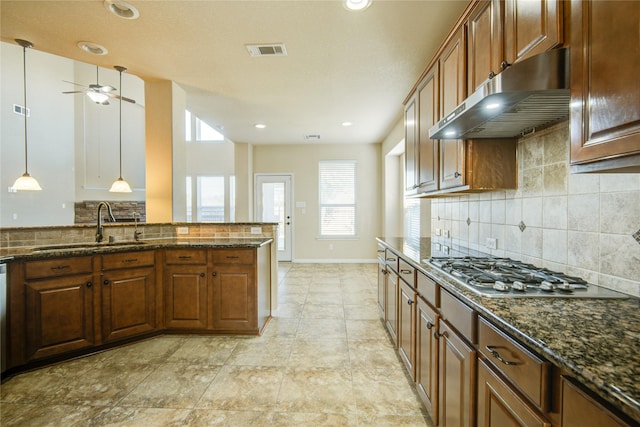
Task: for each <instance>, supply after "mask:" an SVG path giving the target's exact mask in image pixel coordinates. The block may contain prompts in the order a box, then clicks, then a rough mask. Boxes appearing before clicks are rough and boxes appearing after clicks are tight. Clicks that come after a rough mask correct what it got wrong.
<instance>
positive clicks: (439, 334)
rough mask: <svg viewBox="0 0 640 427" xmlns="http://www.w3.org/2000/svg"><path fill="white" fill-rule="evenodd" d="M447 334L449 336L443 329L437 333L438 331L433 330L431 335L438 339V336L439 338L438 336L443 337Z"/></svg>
mask: <svg viewBox="0 0 640 427" xmlns="http://www.w3.org/2000/svg"><path fill="white" fill-rule="evenodd" d="M447 336H449V334H448V333H447V331H444V332H443V333H438V331H433V337H434V338H435V339H438V338H440V337H445V338H446V337H447Z"/></svg>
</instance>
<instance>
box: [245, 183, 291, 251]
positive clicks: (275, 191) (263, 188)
mask: <svg viewBox="0 0 640 427" xmlns="http://www.w3.org/2000/svg"><path fill="white" fill-rule="evenodd" d="M292 181H293V176H292V175H290V174H281V175H270V174H256V176H255V197H256V200H255V203H254V206H255V218H256V221H258V222H277V223H278V236H277V237H276V244H277V247H278V261H291V256H292V250H291V242H292V241H293V239H292V236H291V234H292V222H293V221H292V217H291V212H292V207H291V203H292V202H291V201H292V197H293V196H292V192H291V186H292Z"/></svg>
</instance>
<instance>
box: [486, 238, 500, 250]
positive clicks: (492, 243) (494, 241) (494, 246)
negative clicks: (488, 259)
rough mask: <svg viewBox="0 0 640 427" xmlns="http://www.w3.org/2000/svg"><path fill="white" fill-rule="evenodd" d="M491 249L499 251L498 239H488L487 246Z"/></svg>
mask: <svg viewBox="0 0 640 427" xmlns="http://www.w3.org/2000/svg"><path fill="white" fill-rule="evenodd" d="M485 246H486V247H488V248H489V249H498V239H495V238H493V237H487V242H486V244H485Z"/></svg>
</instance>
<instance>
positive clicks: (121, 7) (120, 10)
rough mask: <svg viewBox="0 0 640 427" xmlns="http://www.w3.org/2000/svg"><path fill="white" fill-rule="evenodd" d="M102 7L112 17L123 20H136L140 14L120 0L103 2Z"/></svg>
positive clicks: (105, 0)
mask: <svg viewBox="0 0 640 427" xmlns="http://www.w3.org/2000/svg"><path fill="white" fill-rule="evenodd" d="M104 7H105V8H106V9H107V10H108V11H109V12H111V13H113V14H114V15H116V16H117V17H120V18H124V19H137V18H138V17H139V16H140V12H138V9H136V8H135V7H134V6H132V5H131V4H129V3H127V2H126V1H122V0H104Z"/></svg>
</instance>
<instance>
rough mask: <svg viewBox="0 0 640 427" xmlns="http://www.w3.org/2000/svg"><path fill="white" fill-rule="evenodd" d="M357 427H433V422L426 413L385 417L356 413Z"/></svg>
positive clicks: (361, 412)
mask: <svg viewBox="0 0 640 427" xmlns="http://www.w3.org/2000/svg"><path fill="white" fill-rule="evenodd" d="M358 425H359V426H376V427H417V426H428V427H434V425H433V421H431V418H429V415H427V414H426V413H425V414H409V415H387V414H376V413H366V412H363V411H358Z"/></svg>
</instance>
